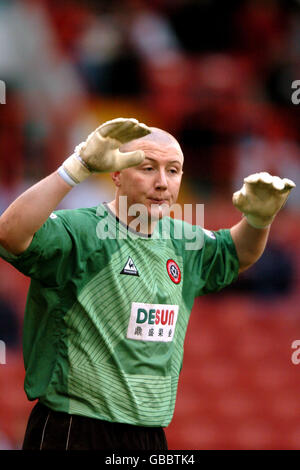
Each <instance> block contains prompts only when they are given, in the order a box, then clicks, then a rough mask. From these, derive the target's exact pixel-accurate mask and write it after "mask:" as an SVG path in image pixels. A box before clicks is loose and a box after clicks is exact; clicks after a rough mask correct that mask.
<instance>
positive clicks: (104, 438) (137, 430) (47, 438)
mask: <svg viewBox="0 0 300 470" xmlns="http://www.w3.org/2000/svg"><path fill="white" fill-rule="evenodd" d="M167 449H168V446H167V440H166V436H165V433H164V430H163V428H161V427H143V426H133V425H131V424H123V423H111V422H109V421H102V420H98V419H94V418H87V417H85V416H78V415H70V414H68V413H62V412H59V411H53V410H50V409H49V408H47V407H46V406H45V405H43V404H41V403H39V402H38V403H37V404H36V405H35V406H34V408H33V409H32V411H31V414H30V417H29V420H28V424H27V428H26V432H25V437H24V442H23V447H22V450H123V451H124V450H137V451H138V450H167Z"/></svg>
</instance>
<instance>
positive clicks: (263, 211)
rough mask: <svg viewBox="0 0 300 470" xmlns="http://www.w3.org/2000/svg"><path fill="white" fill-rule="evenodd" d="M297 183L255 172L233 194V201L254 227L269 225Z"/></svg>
mask: <svg viewBox="0 0 300 470" xmlns="http://www.w3.org/2000/svg"><path fill="white" fill-rule="evenodd" d="M295 186H296V185H295V183H294V182H293V181H292V180H290V179H287V178H283V179H281V178H279V177H278V176H271V175H270V174H269V173H266V172H262V173H254V174H253V175H250V176H247V178H245V179H244V184H243V187H242V188H241V189H240V190H239V191H237V192H235V193H234V194H233V198H232V202H233V204H234V206H235V207H236V208H237V209H238V210H240V211H241V212H242V213H243V214H244V215H245V217H246V218H247V221H248V223H249V224H250V225H252V227H255V228H265V227H268V226H269V225H270V224H271V223H272V222H273V219H274V218H275V216H276V214H277V212H278V211H279V210H280V209H281V208H282V207H283V205H284V204H285V202H286V200H287V198H288V196H289V193H290V191H291V190H292V189H293V188H294V187H295Z"/></svg>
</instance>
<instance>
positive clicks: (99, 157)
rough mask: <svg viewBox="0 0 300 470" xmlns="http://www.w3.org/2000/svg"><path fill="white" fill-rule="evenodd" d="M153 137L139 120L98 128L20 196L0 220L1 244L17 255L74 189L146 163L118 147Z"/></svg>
mask: <svg viewBox="0 0 300 470" xmlns="http://www.w3.org/2000/svg"><path fill="white" fill-rule="evenodd" d="M149 133H150V129H149V128H148V127H147V126H145V124H141V123H139V122H138V121H137V120H136V119H128V118H117V119H113V120H112V121H107V122H106V123H104V124H102V125H101V126H99V127H98V128H97V129H96V130H95V131H94V132H92V133H91V134H90V135H89V136H88V138H87V140H86V141H85V142H83V143H81V144H80V145H78V146H77V147H76V149H75V153H74V154H73V155H71V157H69V158H68V159H67V160H65V162H64V163H63V164H62V166H61V167H60V168H59V169H58V170H57V171H56V172H55V173H52V174H51V175H49V176H47V177H46V178H44V179H43V180H41V181H40V182H39V183H37V184H35V185H34V186H32V187H31V188H29V189H28V190H27V191H25V192H24V193H23V194H21V196H19V197H18V198H17V199H16V200H15V201H14V202H13V203H12V204H11V205H10V206H9V207H8V209H6V211H5V212H4V213H3V214H2V215H1V217H0V244H1V245H2V246H3V247H4V248H5V249H6V250H7V251H9V252H10V253H13V254H14V255H18V254H20V253H22V252H23V251H25V250H26V248H28V246H29V245H30V243H31V241H32V239H33V236H34V234H35V232H36V231H37V230H38V229H39V228H40V227H41V226H42V225H43V224H44V222H45V221H46V220H47V218H48V217H49V215H50V214H51V212H53V211H54V210H55V208H56V207H57V205H58V204H59V203H60V202H61V200H62V199H63V198H64V197H65V196H66V195H67V193H68V192H69V191H70V190H71V189H72V187H73V186H75V185H76V184H78V183H80V182H82V181H83V180H84V179H86V178H87V177H88V176H89V175H90V174H91V173H94V172H95V173H97V172H108V171H117V170H120V169H123V168H127V167H130V166H134V165H137V164H139V163H141V161H142V160H143V159H144V152H143V151H141V150H137V151H133V152H126V153H122V152H120V151H119V147H121V145H122V144H123V143H126V142H129V141H130V140H134V139H137V138H140V137H143V136H144V135H147V134H149Z"/></svg>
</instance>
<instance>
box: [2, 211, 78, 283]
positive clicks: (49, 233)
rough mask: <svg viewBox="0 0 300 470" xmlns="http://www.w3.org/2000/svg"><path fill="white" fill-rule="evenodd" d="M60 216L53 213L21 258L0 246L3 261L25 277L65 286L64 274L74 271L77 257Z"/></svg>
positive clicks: (57, 213)
mask: <svg viewBox="0 0 300 470" xmlns="http://www.w3.org/2000/svg"><path fill="white" fill-rule="evenodd" d="M61 212H62V213H63V211H61ZM59 214H60V211H58V212H55V213H53V214H51V216H50V217H49V218H48V219H47V220H46V222H45V223H44V224H43V225H42V227H41V228H40V229H39V230H38V231H37V232H36V233H35V234H34V237H33V239H32V242H31V244H30V245H29V247H28V248H27V249H26V250H25V251H24V252H23V253H21V254H20V255H13V254H12V253H9V252H8V251H7V250H5V249H4V248H3V247H2V246H1V245H0V256H1V258H3V259H4V260H6V261H7V262H8V263H10V264H12V265H13V266H14V267H15V268H16V269H17V270H18V271H20V272H21V273H23V274H25V275H26V276H29V277H31V278H32V279H35V280H38V281H40V282H42V283H43V284H45V285H48V286H55V285H61V283H63V281H64V278H65V274H66V272H65V271H66V270H67V269H68V270H69V269H71V268H72V255H74V254H75V253H74V250H75V244H74V242H73V237H72V233H71V231H70V227H69V226H68V223H66V220H65V218H64V217H63V215H59Z"/></svg>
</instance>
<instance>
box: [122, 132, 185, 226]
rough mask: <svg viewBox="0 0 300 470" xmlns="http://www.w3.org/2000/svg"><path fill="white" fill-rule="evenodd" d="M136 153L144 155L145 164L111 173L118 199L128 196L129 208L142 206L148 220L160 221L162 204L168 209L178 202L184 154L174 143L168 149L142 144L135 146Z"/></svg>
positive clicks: (148, 142)
mask: <svg viewBox="0 0 300 470" xmlns="http://www.w3.org/2000/svg"><path fill="white" fill-rule="evenodd" d="M137 149H141V150H143V151H144V153H145V159H144V161H143V162H142V163H141V164H140V165H138V166H135V167H132V168H126V169H125V170H122V171H121V172H116V173H114V181H115V183H116V185H117V196H127V207H128V208H129V207H130V206H131V205H132V204H137V203H138V204H143V205H144V206H145V207H146V209H147V214H148V217H149V218H152V220H155V219H159V218H161V217H162V216H163V215H164V213H165V212H166V210H163V207H162V204H164V205H167V206H171V205H172V204H174V203H175V202H176V201H177V197H178V193H179V189H180V184H181V178H182V166H183V154H182V151H181V149H180V146H179V144H177V143H176V141H174V143H171V144H168V145H166V144H164V145H161V144H157V143H154V142H151V141H141V142H139V143H137V145H136V147H135V150H137ZM151 206H152V207H151ZM160 206H161V207H160ZM128 222H130V217H128Z"/></svg>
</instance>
